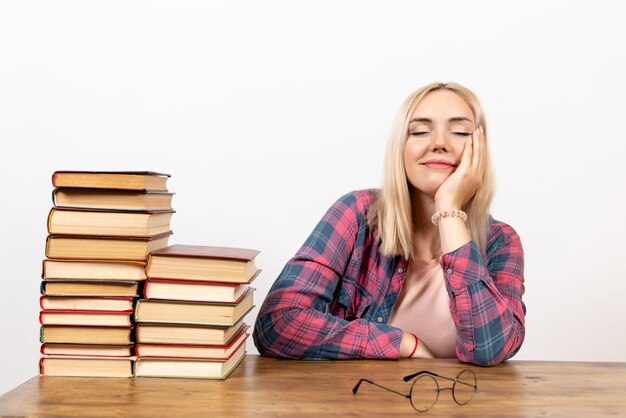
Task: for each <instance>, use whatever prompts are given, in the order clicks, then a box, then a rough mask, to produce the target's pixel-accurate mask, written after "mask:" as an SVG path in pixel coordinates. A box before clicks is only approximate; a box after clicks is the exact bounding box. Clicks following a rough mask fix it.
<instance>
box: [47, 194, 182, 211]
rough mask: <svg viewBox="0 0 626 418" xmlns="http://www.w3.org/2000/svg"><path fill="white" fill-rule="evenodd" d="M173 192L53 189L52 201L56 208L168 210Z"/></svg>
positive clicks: (170, 206)
mask: <svg viewBox="0 0 626 418" xmlns="http://www.w3.org/2000/svg"><path fill="white" fill-rule="evenodd" d="M173 196H174V193H166V192H151V191H145V192H140V191H127V190H105V189H102V190H99V189H55V190H54V191H53V192H52V203H53V204H54V206H55V207H58V208H85V209H109V210H136V211H143V210H169V209H172V197H173Z"/></svg>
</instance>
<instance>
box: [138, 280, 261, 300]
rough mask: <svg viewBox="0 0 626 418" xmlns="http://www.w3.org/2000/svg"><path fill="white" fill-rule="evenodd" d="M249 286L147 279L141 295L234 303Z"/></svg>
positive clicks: (166, 298)
mask: <svg viewBox="0 0 626 418" xmlns="http://www.w3.org/2000/svg"><path fill="white" fill-rule="evenodd" d="M249 288H250V286H248V285H247V284H236V283H219V282H198V281H185V280H168V279H148V280H147V281H146V285H145V286H144V292H143V295H144V298H146V299H162V300H177V301H186V302H230V303H236V302H237V301H238V300H239V299H240V298H241V297H243V295H244V294H245V293H246V292H247V291H248V289H249Z"/></svg>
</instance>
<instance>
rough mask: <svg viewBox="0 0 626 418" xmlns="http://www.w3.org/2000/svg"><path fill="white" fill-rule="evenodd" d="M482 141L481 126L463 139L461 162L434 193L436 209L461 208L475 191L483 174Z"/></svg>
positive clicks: (483, 139)
mask: <svg viewBox="0 0 626 418" xmlns="http://www.w3.org/2000/svg"><path fill="white" fill-rule="evenodd" d="M484 141H485V138H484V134H483V130H482V127H479V128H477V129H476V130H475V131H474V132H473V133H472V136H470V137H469V138H468V139H467V140H466V141H465V144H464V147H463V154H462V157H461V163H460V164H459V166H458V167H457V169H456V171H455V172H454V173H452V174H451V175H450V177H448V178H447V179H446V180H445V181H444V182H443V183H442V184H441V186H439V189H438V190H437V193H436V194H435V205H436V207H437V210H456V209H461V208H462V207H463V205H465V204H466V203H467V202H468V201H469V200H470V199H471V197H472V196H473V195H474V193H476V190H477V189H478V187H479V186H480V184H481V182H482V179H483V174H484V161H483V156H482V149H483V147H484Z"/></svg>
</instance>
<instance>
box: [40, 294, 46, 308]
mask: <svg viewBox="0 0 626 418" xmlns="http://www.w3.org/2000/svg"><path fill="white" fill-rule="evenodd" d="M43 298H45V296H41V297H40V298H39V306H40V307H41V310H42V311H43V310H44V309H46V308H44V307H43Z"/></svg>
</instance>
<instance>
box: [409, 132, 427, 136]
mask: <svg viewBox="0 0 626 418" xmlns="http://www.w3.org/2000/svg"><path fill="white" fill-rule="evenodd" d="M429 133H430V132H411V133H410V134H409V135H412V136H420V135H426V134H429Z"/></svg>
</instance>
